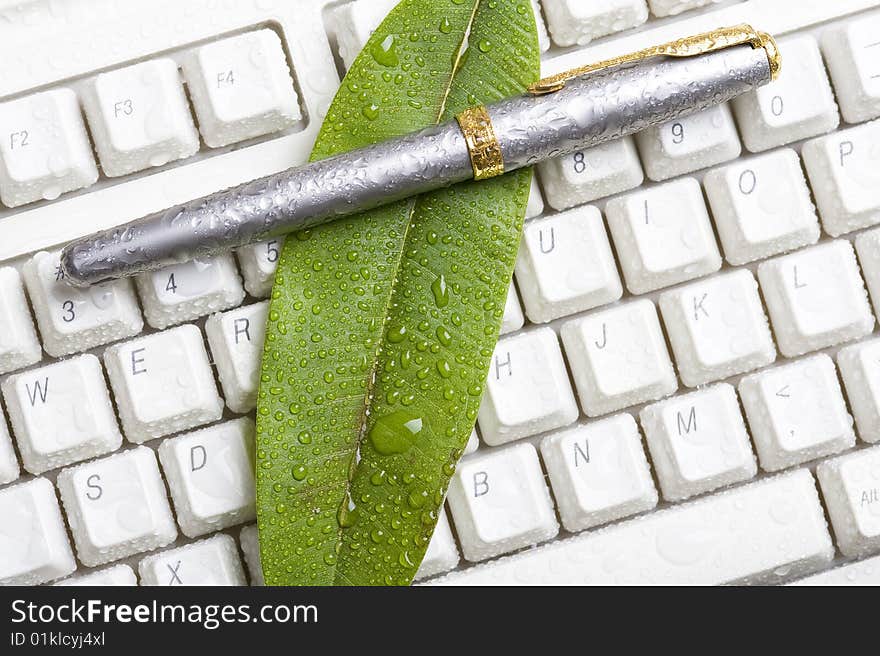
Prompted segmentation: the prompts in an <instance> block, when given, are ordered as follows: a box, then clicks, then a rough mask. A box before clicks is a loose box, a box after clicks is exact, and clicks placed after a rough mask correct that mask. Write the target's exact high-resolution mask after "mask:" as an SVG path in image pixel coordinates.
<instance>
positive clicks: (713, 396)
mask: <svg viewBox="0 0 880 656" xmlns="http://www.w3.org/2000/svg"><path fill="white" fill-rule="evenodd" d="M639 418H640V419H641V422H642V428H643V429H644V431H645V438H646V439H647V441H648V448H649V449H650V451H651V461H652V462H653V463H654V468H655V469H656V471H657V478H658V479H659V481H660V488H661V489H662V490H663V498H665V499H667V500H669V501H679V500H681V499H687V498H688V497H691V496H693V495H695V494H702V493H703V492H709V491H711V490H715V489H717V488H719V487H722V486H724V485H730V484H731V483H739V482H740V481H746V480H748V479H750V478H752V477H753V476H754V475H755V474H756V473H758V465H757V463H756V462H755V455H754V454H753V453H752V445H751V443H750V442H749V435H748V433H747V432H746V426H745V423H744V422H743V418H742V415H741V414H740V411H739V403H738V402H737V400H736V392H735V391H734V389H733V387H731V386H730V385H728V384H726V383H721V384H720V385H714V386H712V387H706V388H704V389H701V390H700V391H698V392H691V393H690V394H685V395H684V396H678V397H675V398H674V399H669V400H668V401H661V402H660V403H655V404H654V405H650V406H648V407H647V408H645V409H644V410H642V412H641V413H640V415H639Z"/></svg>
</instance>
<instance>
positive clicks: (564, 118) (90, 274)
mask: <svg viewBox="0 0 880 656" xmlns="http://www.w3.org/2000/svg"><path fill="white" fill-rule="evenodd" d="M770 79H771V72H770V64H769V60H768V58H767V54H766V52H765V51H764V50H763V49H762V48H753V47H752V46H751V45H743V46H735V47H731V48H727V49H724V50H719V51H717V52H713V53H709V54H705V55H700V56H697V57H685V58H673V57H658V58H654V59H650V60H647V61H641V62H636V63H632V64H626V65H621V66H617V67H615V68H611V69H607V70H604V71H601V72H597V73H593V74H591V75H589V76H585V77H582V78H575V79H573V80H570V81H569V82H567V84H566V86H565V87H564V88H563V89H561V90H560V91H556V92H554V93H551V94H548V95H543V96H532V95H523V96H520V97H516V98H511V99H507V100H504V101H501V102H499V103H496V104H494V105H491V106H490V107H488V113H489V116H490V117H491V122H492V126H493V128H494V133H495V137H496V139H497V141H498V145H499V146H500V149H501V156H502V157H503V160H504V170H505V171H512V170H515V169H518V168H522V167H524V166H529V165H532V164H535V163H537V162H540V161H544V160H546V159H550V158H552V157H557V156H561V155H565V154H568V153H572V152H575V151H578V150H583V149H585V148H589V147H591V146H596V145H598V144H601V143H604V142H607V141H610V140H612V139H616V138H619V137H623V136H626V135H628V134H632V133H634V132H637V131H639V130H642V129H644V128H647V127H650V126H652V125H657V124H660V123H664V122H666V121H670V120H672V119H675V118H679V117H681V116H684V115H687V114H692V113H694V112H697V111H700V110H703V109H706V108H708V107H711V106H713V105H718V104H720V103H723V102H726V101H728V100H731V99H732V98H734V97H736V96H738V95H740V94H742V93H745V92H747V91H749V90H751V89H753V88H755V87H757V86H760V85H762V84H766V83H767V82H769V81H770ZM473 177H474V167H473V162H472V161H471V158H470V151H469V150H468V143H467V141H466V139H465V137H464V135H463V134H462V131H461V128H460V127H459V125H458V123H457V122H455V121H450V122H448V123H444V124H442V125H439V126H436V127H432V128H429V129H426V130H423V131H421V132H417V133H414V134H410V135H406V136H404V137H400V138H396V139H391V140H389V141H385V142H382V143H379V144H376V145H373V146H369V147H367V148H362V149H359V150H356V151H352V152H350V153H344V154H341V155H337V156H335V157H331V158H329V159H326V160H321V161H319V162H314V163H311V164H307V165H305V166H302V167H299V168H295V169H289V170H287V171H283V172H281V173H278V174H276V175H273V176H269V177H267V178H261V179H259V180H255V181H253V182H250V183H247V184H244V185H241V186H239V187H235V188H233V189H228V190H226V191H221V192H218V193H216V194H212V195H210V196H207V197H205V198H202V199H199V200H196V201H193V202H191V203H188V204H186V205H183V206H180V207H177V208H172V209H170V210H165V211H162V212H158V213H156V214H153V215H150V216H148V217H145V218H142V219H138V220H136V221H133V222H131V223H129V224H126V225H122V226H119V227H117V228H115V229H112V230H108V231H105V232H103V233H98V234H97V235H93V236H91V237H88V238H86V239H84V240H81V241H79V242H76V243H74V244H71V245H70V246H69V247H68V248H66V249H65V250H64V252H63V253H62V258H61V264H62V266H63V267H64V270H65V273H66V274H67V278H68V280H70V281H71V282H72V283H74V284H93V283H98V282H102V281H104V280H108V279H111V278H118V277H123V276H130V275H134V274H137V273H141V272H144V271H149V270H153V269H158V268H161V267H163V266H166V265H169V264H174V263H179V262H185V261H188V260H192V259H200V258H205V257H209V256H212V255H216V254H218V253H221V252H224V251H228V250H229V249H231V248H236V247H240V246H243V245H246V244H249V243H253V242H256V241H260V240H263V239H266V238H268V237H273V236H278V235H282V234H286V233H288V232H292V231H295V230H302V229H305V228H309V227H312V226H314V225H317V224H320V223H324V222H327V221H330V220H333V219H337V218H340V217H342V216H346V215H351V214H355V213H357V212H361V211H364V210H368V209H372V208H374V207H378V206H380V205H384V204H387V203H390V202H393V201H396V200H400V199H403V198H407V197H410V196H415V195H418V194H422V193H425V192H428V191H432V190H435V189H439V188H442V187H445V186H448V185H451V184H455V183H457V182H462V181H464V180H468V179H471V178H473Z"/></svg>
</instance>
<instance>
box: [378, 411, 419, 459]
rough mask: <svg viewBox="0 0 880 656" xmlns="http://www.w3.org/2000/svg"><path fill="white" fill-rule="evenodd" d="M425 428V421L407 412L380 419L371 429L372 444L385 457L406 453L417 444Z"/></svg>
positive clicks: (399, 412)
mask: <svg viewBox="0 0 880 656" xmlns="http://www.w3.org/2000/svg"><path fill="white" fill-rule="evenodd" d="M423 427H424V420H423V419H422V418H421V417H420V416H418V415H416V414H414V413H412V412H407V411H405V410H398V411H396V412H392V413H391V414H389V415H385V416H384V417H379V419H377V420H376V423H375V424H373V427H372V428H371V429H370V434H369V438H370V442H371V443H372V444H373V448H375V449H376V451H378V452H379V453H380V454H382V455H383V456H388V455H393V454H396V453H405V452H406V451H408V450H409V449H410V447H412V445H413V444H414V443H415V441H416V438H417V436H418V435H419V433H421V431H422V428H423Z"/></svg>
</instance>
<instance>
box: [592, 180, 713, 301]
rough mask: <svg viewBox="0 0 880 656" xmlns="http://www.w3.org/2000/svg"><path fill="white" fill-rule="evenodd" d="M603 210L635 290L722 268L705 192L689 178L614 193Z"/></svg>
mask: <svg viewBox="0 0 880 656" xmlns="http://www.w3.org/2000/svg"><path fill="white" fill-rule="evenodd" d="M605 212H606V214H607V216H608V226H609V227H610V228H611V234H612V236H613V237H614V245H615V247H616V248H617V253H618V256H619V258H618V259H619V260H620V265H621V267H622V268H623V274H624V277H625V278H626V286H627V288H628V289H629V291H630V292H632V293H633V294H644V293H646V292H650V291H654V290H655V289H660V288H661V287H668V286H670V285H675V284H678V283H680V282H685V281H686V280H692V279H694V278H699V277H701V276H704V275H706V274H707V273H712V272H713V271H717V270H718V269H720V268H721V256H720V255H719V253H718V246H717V245H716V243H715V235H714V233H713V232H712V225H711V223H710V222H709V214H708V212H707V211H706V204H705V202H704V201H703V192H702V190H701V189H700V183H698V182H697V181H696V180H694V179H693V178H683V179H681V180H676V181H675V182H667V183H666V184H663V185H660V186H657V187H651V188H650V189H645V190H642V191H637V192H634V193H632V194H628V195H626V196H622V197H620V198H614V199H612V200H610V201H609V202H608V204H607V205H606V206H605Z"/></svg>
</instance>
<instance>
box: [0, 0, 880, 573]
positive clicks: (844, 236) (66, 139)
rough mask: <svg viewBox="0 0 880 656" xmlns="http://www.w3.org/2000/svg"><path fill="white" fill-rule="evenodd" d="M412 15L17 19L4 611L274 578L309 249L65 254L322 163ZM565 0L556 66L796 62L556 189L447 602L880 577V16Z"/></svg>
mask: <svg viewBox="0 0 880 656" xmlns="http://www.w3.org/2000/svg"><path fill="white" fill-rule="evenodd" d="M394 4H395V0H332V1H331V0H261V1H260V2H253V3H224V4H222V5H219V4H217V3H213V4H210V3H209V5H210V6H209V5H206V3H203V2H199V1H198V0H176V1H175V2H162V3H161V10H157V6H156V5H157V3H155V2H147V1H146V0H143V1H140V0H139V1H136V2H127V3H117V4H115V5H113V10H112V11H108V10H107V7H106V6H105V5H104V4H102V3H98V2H88V1H85V0H58V1H57V2H51V3H49V2H42V1H37V2H21V3H16V2H11V3H10V2H2V3H0V393H2V394H0V584H15V583H20V584H42V583H50V582H55V583H61V584H65V585H89V584H99V585H132V584H137V583H139V584H141V585H200V584H201V585H206V584H224V585H241V584H245V583H250V584H251V585H261V584H262V581H263V579H262V574H261V572H260V568H259V549H258V542H257V540H258V537H257V531H256V527H255V525H254V524H253V521H254V517H255V509H254V476H253V457H254V456H253V448H254V447H253V444H254V429H253V409H254V405H255V399H256V391H257V383H258V371H259V357H260V353H261V346H262V341H263V336H264V322H265V320H266V312H267V303H266V301H265V299H266V298H267V297H268V295H269V292H270V290H271V282H272V276H273V272H274V268H275V264H276V262H277V260H278V256H279V253H280V248H281V246H282V241H281V240H274V241H271V242H266V243H263V244H257V245H254V246H250V247H247V248H244V249H240V250H239V251H238V252H236V253H230V254H228V255H225V256H222V257H218V258H214V259H210V260H203V261H196V262H191V263H187V264H184V265H179V266H176V267H172V268H169V269H166V270H163V271H160V272H156V273H153V274H149V275H145V276H141V277H139V278H137V279H135V280H134V281H125V282H118V283H113V284H108V285H101V286H97V287H95V288H92V289H89V290H87V291H82V290H73V289H71V288H69V287H67V286H66V285H65V284H64V281H63V279H61V276H60V273H59V272H60V270H59V269H58V267H57V260H58V251H59V249H60V248H61V247H62V246H63V245H64V244H65V243H67V242H68V241H70V240H71V239H74V238H77V237H80V236H83V235H86V234H89V233H91V232H94V231H96V230H99V229H102V228H107V227H111V226H114V225H117V224H120V223H123V222H125V221H129V220H131V219H134V218H137V217H139V216H142V215H144V214H147V213H150V212H153V211H157V210H160V209H162V208H165V207H167V206H170V205H173V204H176V203H179V202H183V201H186V200H190V199H192V198H195V197H198V196H201V195H204V194H207V193H210V192H213V191H215V190H216V189H218V188H221V187H228V186H232V185H234V184H237V183H240V182H244V181H246V180H250V179H252V178H253V177H255V176H261V175H267V174H270V173H274V172H277V171H280V170H283V169H285V168H288V167H290V166H294V165H297V164H300V163H303V162H304V161H305V160H306V159H307V157H308V154H309V152H310V150H311V147H312V145H313V143H314V140H315V136H316V134H317V131H318V129H319V127H320V124H321V121H322V118H323V116H324V114H325V112H326V110H327V107H328V106H329V103H330V102H331V100H332V98H333V95H334V93H335V91H336V88H337V86H338V84H339V79H340V75H341V74H342V73H343V72H344V70H345V66H346V65H347V64H348V63H350V62H351V60H352V58H353V57H354V56H355V55H356V54H357V52H358V51H359V50H360V48H361V46H362V44H363V42H364V41H365V39H367V38H368V37H369V34H370V33H371V31H372V30H373V29H374V28H375V26H376V24H377V23H378V21H380V20H381V18H382V16H383V15H384V13H385V12H387V11H388V9H389V8H390V7H391V6H393V5H394ZM535 4H536V6H537V7H538V8H539V11H540V12H541V13H540V16H541V18H542V20H541V25H540V38H541V47H542V51H543V52H544V61H543V68H544V72H545V73H554V72H559V71H562V70H565V69H568V68H572V67H574V66H576V65H579V64H584V63H588V62H591V61H596V60H599V59H604V58H607V57H609V56H612V55H616V54H622V53H625V52H630V51H634V50H637V49H639V48H642V47H644V46H645V45H647V44H650V43H659V42H663V41H668V40H670V39H672V38H675V37H678V36H683V35H686V34H691V33H696V32H701V31H705V30H707V29H711V28H714V27H717V26H719V25H730V24H737V23H742V22H748V23H752V24H754V25H755V26H757V27H759V28H760V29H762V30H766V31H768V32H771V33H773V34H775V35H777V36H778V37H779V43H780V48H781V50H782V53H783V57H784V67H783V72H782V76H781V77H780V79H779V80H778V81H776V82H774V83H773V84H771V85H769V86H767V87H765V88H762V89H761V90H759V91H758V92H757V93H753V94H751V95H748V96H745V97H742V98H740V99H737V100H736V101H734V102H733V103H731V104H730V105H729V106H722V107H719V108H716V109H713V110H709V111H706V112H703V113H702V114H698V115H695V116H692V117H688V118H685V119H681V120H678V121H674V122H672V123H670V124H667V125H662V126H658V127H656V128H652V129H650V130H647V131H645V132H644V133H642V134H639V135H637V136H636V137H634V138H628V139H624V140H621V141H618V142H613V143H610V144H607V145H604V146H601V147H599V148H596V149H593V150H587V151H584V152H580V153H576V154H574V155H572V156H569V157H566V158H563V159H560V160H557V161H552V162H547V163H545V164H542V165H541V166H540V167H539V168H538V173H537V177H536V183H535V185H534V188H533V191H532V198H531V201H530V203H529V212H528V216H527V219H528V221H527V224H526V228H525V235H524V239H523V245H522V248H521V251H520V255H519V258H518V261H517V265H516V273H515V278H514V284H512V285H511V291H510V294H509V296H508V299H507V305H506V311H505V317H504V325H503V330H502V332H503V335H502V337H501V339H500V341H499V343H498V346H497V348H496V352H495V356H494V358H493V361H492V364H491V368H490V372H489V380H488V384H487V391H486V396H485V399H484V402H483V406H482V408H481V410H480V413H479V419H478V425H477V431H476V432H475V433H474V435H473V436H472V440H471V443H469V446H468V449H467V451H466V455H465V457H464V459H463V461H462V463H461V465H460V466H459V468H458V471H457V473H456V475H455V478H454V480H453V482H452V484H451V486H450V491H449V496H448V500H447V506H448V512H447V513H444V514H443V515H442V517H441V521H440V523H439V524H438V528H437V531H436V533H435V537H434V539H433V541H432V543H431V545H430V549H429V550H428V554H427V556H426V558H425V561H424V563H423V565H422V569H421V571H420V573H419V577H418V578H419V580H420V582H427V583H434V582H440V583H449V584H491V583H507V584H510V583H524V584H535V583H561V584H567V583H615V582H618V583H731V582H743V583H756V582H760V583H789V582H802V583H805V584H814V583H815V584H821V583H838V582H839V583H871V582H874V583H877V582H878V581H880V579H878V574H877V573H878V572H880V446H871V444H872V443H878V442H880V373H878V371H880V370H878V368H877V366H876V363H877V362H878V361H880V335H878V334H877V332H876V331H877V324H876V319H875V318H876V316H877V315H876V314H875V312H874V310H873V307H874V306H875V305H876V304H877V303H880V193H878V191H877V190H878V188H880V45H878V40H880V37H877V35H878V34H880V0H835V1H834V2H827V1H825V0H815V1H812V0H811V1H803V0H720V1H718V0H716V1H712V0H608V1H606V2H602V3H588V2H583V1H582V0H540V3H538V2H536V3H535ZM169 25H174V26H175V29H173V30H172V29H168V26H169ZM34 43H38V44H42V45H41V46H40V47H39V48H34V46H33V44H34ZM826 518H827V519H826ZM536 545H537V546H536ZM532 547H536V548H532Z"/></svg>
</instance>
